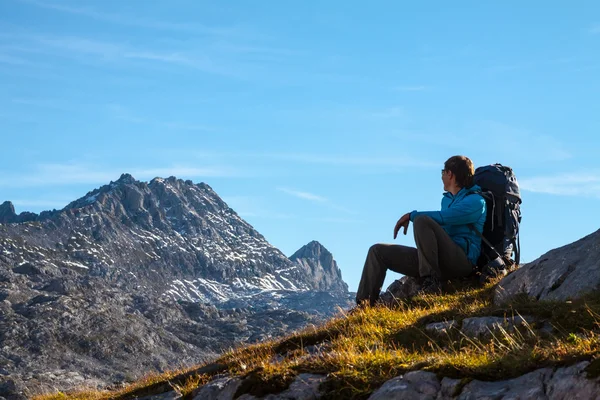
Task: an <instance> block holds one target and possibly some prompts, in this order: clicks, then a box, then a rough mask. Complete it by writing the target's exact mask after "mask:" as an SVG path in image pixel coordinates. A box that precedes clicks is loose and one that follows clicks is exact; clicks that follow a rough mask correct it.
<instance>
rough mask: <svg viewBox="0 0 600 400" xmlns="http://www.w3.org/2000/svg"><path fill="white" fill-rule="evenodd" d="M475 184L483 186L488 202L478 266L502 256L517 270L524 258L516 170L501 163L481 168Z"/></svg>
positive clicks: (475, 178) (477, 170)
mask: <svg viewBox="0 0 600 400" xmlns="http://www.w3.org/2000/svg"><path fill="white" fill-rule="evenodd" d="M473 183H474V184H476V185H478V186H480V187H481V190H482V192H481V193H480V195H481V196H482V197H483V198H484V199H485V203H486V208H487V215H486V218H485V224H484V226H483V232H481V233H480V235H481V236H482V246H481V255H480V257H479V260H478V261H477V266H478V267H484V266H485V265H487V264H488V263H490V262H491V261H492V260H494V259H496V258H497V257H498V256H500V257H501V258H502V259H504V260H505V261H506V262H509V261H510V263H514V265H515V266H516V267H518V266H519V262H520V258H521V244H520V240H519V224H520V223H521V206H520V205H521V194H520V191H519V184H518V182H517V178H516V176H515V174H514V172H513V170H512V169H511V168H510V167H507V166H504V165H502V164H493V165H486V166H483V167H479V168H477V169H476V170H475V175H474V177H473ZM473 229H474V228H473ZM513 253H514V258H513V257H512V255H513ZM512 260H514V261H512Z"/></svg>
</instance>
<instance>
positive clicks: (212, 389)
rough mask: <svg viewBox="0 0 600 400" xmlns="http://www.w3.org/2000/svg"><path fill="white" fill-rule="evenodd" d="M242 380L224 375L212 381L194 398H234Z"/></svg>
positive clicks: (212, 399) (198, 399)
mask: <svg viewBox="0 0 600 400" xmlns="http://www.w3.org/2000/svg"><path fill="white" fill-rule="evenodd" d="M241 384H242V380H241V379H239V378H231V377H222V378H218V379H215V380H213V381H210V382H209V383H207V384H206V385H204V386H203V387H202V389H201V390H200V391H199V392H198V393H197V394H196V395H195V396H194V400H233V396H234V395H235V392H236V391H237V390H238V388H239V387H240V385H241Z"/></svg>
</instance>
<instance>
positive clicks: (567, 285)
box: [494, 230, 600, 304]
mask: <svg viewBox="0 0 600 400" xmlns="http://www.w3.org/2000/svg"><path fill="white" fill-rule="evenodd" d="M599 287H600V230H598V231H596V232H594V233H592V234H590V235H588V236H586V237H584V238H582V239H580V240H578V241H576V242H574V243H571V244H569V245H566V246H563V247H560V248H557V249H554V250H551V251H549V252H547V253H546V254H544V255H543V256H541V257H539V258H538V259H537V260H535V261H533V262H530V263H528V264H525V265H523V266H522V267H520V268H519V269H518V270H516V271H514V272H512V273H511V274H509V275H508V276H506V277H505V278H504V279H502V280H501V281H500V282H499V283H498V285H497V287H496V290H495V295H494V301H495V302H496V303H497V304H500V303H503V302H506V301H508V300H510V299H511V298H513V297H514V296H515V295H518V294H520V293H524V294H526V295H527V296H529V297H532V298H535V299H538V300H567V299H575V298H577V297H580V296H581V295H583V294H585V293H588V292H592V291H594V290H597V289H598V288H599Z"/></svg>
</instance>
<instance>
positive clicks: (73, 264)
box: [0, 174, 350, 396]
mask: <svg viewBox="0 0 600 400" xmlns="http://www.w3.org/2000/svg"><path fill="white" fill-rule="evenodd" d="M307 246H308V247H311V246H313V247H314V245H312V244H309V245H307ZM307 246H305V247H307ZM303 249H304V248H303ZM299 253H300V251H299ZM297 254H298V253H297ZM301 254H302V256H299V257H296V258H294V260H290V259H288V258H287V257H286V256H285V255H284V254H283V253H281V251H279V250H278V249H277V248H275V247H273V246H272V245H271V244H269V243H268V242H267V240H266V239H265V238H264V237H263V236H262V235H261V234H260V233H258V232H257V231H256V230H255V229H254V228H253V227H252V226H251V225H249V224H248V223H247V222H246V221H244V220H243V219H242V218H240V217H239V215H238V214H237V213H236V212H235V211H234V210H232V209H231V208H230V207H228V206H227V204H226V203H225V202H224V201H223V200H222V199H221V198H220V197H219V196H218V195H217V194H216V193H215V192H214V191H213V190H212V189H211V188H210V187H209V186H208V185H206V184H204V183H199V184H194V183H193V182H191V181H182V180H179V179H176V178H174V177H170V178H168V179H162V178H155V179H153V180H152V181H150V182H149V183H145V182H139V181H136V180H135V179H134V178H133V177H132V176H131V175H128V174H124V175H122V176H121V178H120V179H119V180H117V181H116V182H110V184H108V185H105V186H102V187H100V188H98V189H96V190H94V191H92V192H89V193H88V194H87V195H86V196H84V197H82V198H80V199H78V200H76V201H74V202H72V203H70V204H69V205H67V206H66V207H65V208H64V209H62V210H58V211H56V210H55V211H47V212H43V213H41V214H39V215H37V214H33V213H21V214H20V215H17V214H16V213H15V210H14V207H13V206H12V204H11V203H10V202H5V203H3V204H2V205H1V206H0V309H1V313H0V343H2V346H0V378H2V377H4V378H6V379H9V378H10V380H11V382H13V383H14V385H16V386H19V387H25V388H26V389H27V390H29V391H30V392H35V391H42V390H43V391H46V390H49V389H50V390H52V389H60V390H64V389H68V388H69V387H72V386H81V384H82V383H83V384H91V385H99V386H103V385H106V384H111V383H116V382H122V381H126V380H130V379H134V378H136V377H137V376H139V375H140V374H145V373H147V372H148V371H151V370H158V371H160V370H163V369H167V368H169V369H172V368H174V367H177V366H179V365H188V364H191V363H198V362H201V361H203V360H205V359H206V358H210V357H213V356H214V355H215V354H218V353H220V352H222V351H223V350H224V349H228V348H230V347H232V346H236V345H238V344H242V343H250V342H255V341H260V340H265V339H268V338H270V337H274V336H278V335H281V334H284V333H288V332H290V331H292V330H296V329H300V328H302V327H304V326H306V325H307V324H310V323H318V322H319V321H321V320H323V319H324V318H326V317H328V316H331V315H333V314H334V313H336V312H337V311H338V310H339V307H342V308H347V307H348V306H349V304H350V296H349V294H348V293H347V286H346V284H345V283H344V282H343V281H342V279H341V274H340V272H339V269H338V268H337V266H336V264H335V261H334V260H333V258H332V256H331V254H330V253H329V252H328V251H327V250H325V249H324V248H323V247H322V246H320V245H319V246H318V249H317V250H316V251H312V252H311V251H306V252H303V253H301ZM14 385H13V386H14ZM13 391H14V390H13ZM0 392H1V391H0ZM0 396H2V393H0Z"/></svg>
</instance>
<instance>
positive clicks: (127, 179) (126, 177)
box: [115, 172, 137, 184]
mask: <svg viewBox="0 0 600 400" xmlns="http://www.w3.org/2000/svg"><path fill="white" fill-rule="evenodd" d="M135 182H137V181H136V180H135V178H134V177H133V176H131V174H128V173H126V172H125V173H123V174H121V177H120V178H119V179H118V180H117V182H115V183H121V184H130V183H135Z"/></svg>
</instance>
